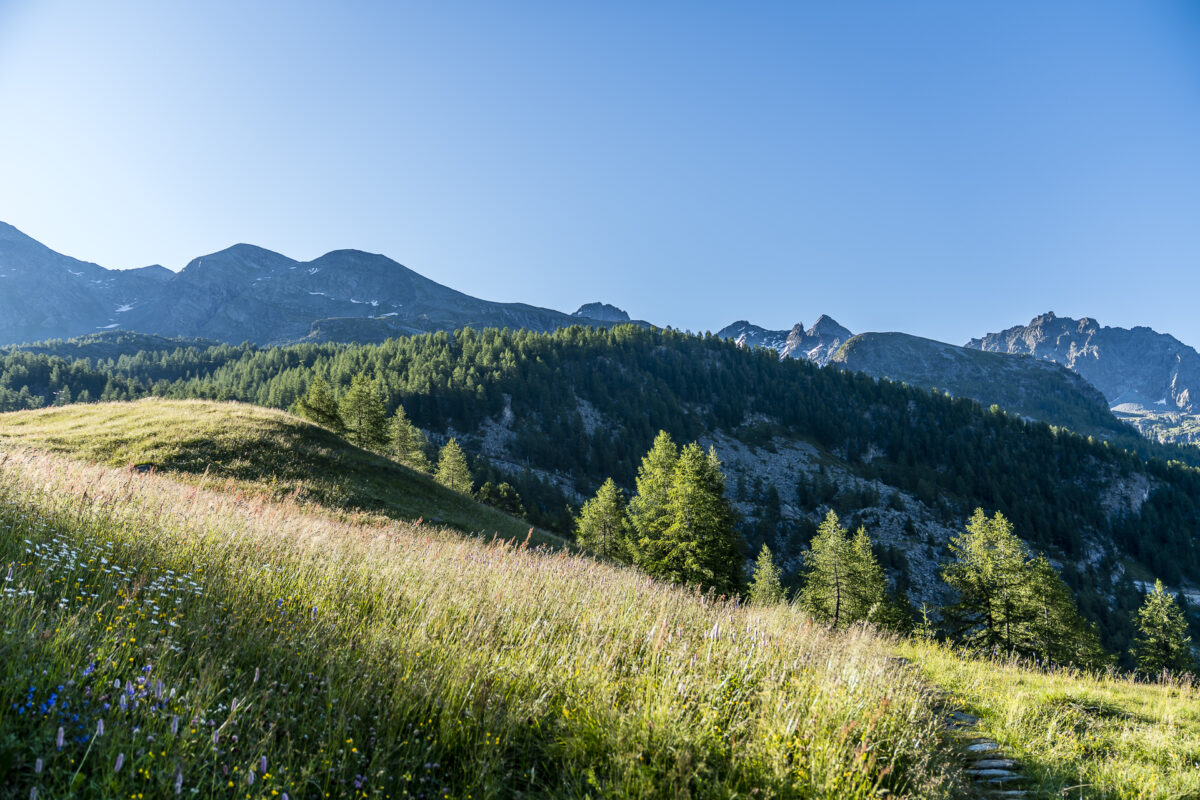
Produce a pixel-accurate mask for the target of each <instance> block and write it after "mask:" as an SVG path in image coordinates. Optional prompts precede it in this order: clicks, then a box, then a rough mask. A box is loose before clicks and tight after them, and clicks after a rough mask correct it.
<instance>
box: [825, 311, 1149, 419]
mask: <svg viewBox="0 0 1200 800" xmlns="http://www.w3.org/2000/svg"><path fill="white" fill-rule="evenodd" d="M830 363H832V364H836V365H838V366H841V367H843V368H845V369H849V370H853V371H855V372H865V373H866V374H868V375H871V376H872V377H875V378H888V379H890V380H893V381H898V382H903V383H907V384H909V385H911V386H921V387H929V388H937V389H940V390H942V391H945V392H949V393H950V394H951V395H952V396H954V397H967V398H970V399H972V400H975V401H977V402H978V403H980V404H982V405H983V406H985V407H987V406H991V405H993V404H994V405H998V406H999V407H1000V408H1002V409H1005V410H1006V411H1010V412H1012V413H1015V414H1019V415H1021V416H1023V417H1027V418H1029V419H1035V420H1040V421H1042V422H1049V423H1051V424H1054V425H1061V426H1064V427H1067V428H1070V429H1071V430H1074V431H1076V432H1078V433H1084V434H1095V435H1100V436H1104V437H1105V438H1113V437H1118V438H1119V437H1124V436H1127V435H1129V434H1131V433H1133V431H1132V430H1131V429H1130V428H1129V427H1128V426H1127V425H1125V424H1123V423H1121V422H1119V421H1118V420H1117V419H1116V418H1115V417H1114V416H1113V415H1112V414H1111V413H1110V412H1109V409H1108V404H1107V403H1106V402H1105V399H1104V396H1103V395H1102V394H1101V393H1100V392H1099V391H1098V390H1097V389H1096V388H1095V387H1093V386H1092V385H1091V384H1089V383H1088V382H1087V381H1085V380H1084V379H1083V378H1082V377H1080V376H1079V375H1077V374H1075V373H1073V372H1071V371H1070V370H1068V369H1066V368H1064V367H1061V366H1059V365H1058V364H1055V363H1052V362H1049V361H1041V360H1038V359H1034V358H1029V357H1023V356H1016V355H1008V354H1006V353H991V352H981V351H978V350H971V349H968V348H965V347H957V346H955V345H952V344H946V343H945V342H937V341H934V340H932V339H923V338H921V337H919V336H910V335H909V334H907V333H861V334H859V335H857V336H855V337H853V338H851V339H850V341H848V342H846V343H845V344H844V345H842V346H841V348H839V349H838V351H837V352H836V353H835V354H834V355H833V357H832V358H831V359H830Z"/></svg>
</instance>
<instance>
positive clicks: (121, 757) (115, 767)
mask: <svg viewBox="0 0 1200 800" xmlns="http://www.w3.org/2000/svg"><path fill="white" fill-rule="evenodd" d="M124 765H125V754H124V753H117V763H116V764H113V772H120V771H121V767H123V766H124Z"/></svg>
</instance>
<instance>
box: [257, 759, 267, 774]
mask: <svg viewBox="0 0 1200 800" xmlns="http://www.w3.org/2000/svg"><path fill="white" fill-rule="evenodd" d="M258 771H259V772H266V771H267V757H266V756H263V757H262V758H260V759H259V760H258Z"/></svg>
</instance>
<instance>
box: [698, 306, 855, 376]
mask: <svg viewBox="0 0 1200 800" xmlns="http://www.w3.org/2000/svg"><path fill="white" fill-rule="evenodd" d="M853 335H854V334H852V333H851V332H850V331H849V330H848V329H847V328H845V327H843V326H842V325H839V324H838V323H837V321H836V320H834V319H833V318H832V317H829V316H827V315H825V314H822V315H821V316H820V317H819V318H818V319H817V321H816V322H815V323H814V324H813V326H812V327H811V328H809V329H808V330H805V329H804V323H802V322H798V323H796V324H795V325H793V326H792V329H791V330H790V331H771V330H767V329H766V328H760V327H759V326H757V325H752V324H751V323H750V322H748V321H746V320H738V321H737V322H734V323H733V324H731V325H726V326H725V327H724V328H722V329H721V330H719V331H717V337H718V338H721V339H732V340H733V341H734V342H736V343H737V344H738V345H740V346H742V347H766V348H768V349H771V350H774V351H775V352H777V353H779V357H780V358H803V359H806V360H808V361H812V362H813V363H816V364H820V365H821V366H824V365H825V364H827V363H829V359H830V358H832V357H833V354H834V353H836V352H837V349H838V348H839V347H841V346H842V344H843V343H845V342H846V341H847V340H849V339H850V337H851V336H853Z"/></svg>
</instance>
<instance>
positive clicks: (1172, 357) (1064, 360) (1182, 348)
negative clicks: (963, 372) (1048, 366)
mask: <svg viewBox="0 0 1200 800" xmlns="http://www.w3.org/2000/svg"><path fill="white" fill-rule="evenodd" d="M966 346H967V347H968V348H971V349H975V350H984V351H988V352H997V353H1017V354H1024V355H1031V356H1033V357H1035V358H1039V359H1043V360H1046V361H1053V362H1055V363H1057V364H1061V365H1063V366H1064V367H1066V368H1067V369H1070V370H1073V371H1074V372H1077V373H1078V374H1079V375H1080V376H1082V377H1083V378H1084V379H1085V380H1087V381H1088V382H1089V383H1091V384H1092V385H1093V386H1095V387H1096V388H1097V389H1099V390H1100V391H1101V392H1102V393H1103V394H1104V397H1105V399H1106V400H1107V402H1108V404H1109V406H1110V408H1112V409H1113V411H1114V413H1116V414H1117V415H1118V416H1120V417H1123V418H1125V419H1127V420H1128V421H1129V422H1130V423H1131V424H1134V425H1135V426H1137V427H1138V428H1139V429H1140V430H1142V432H1143V433H1146V434H1147V435H1149V436H1150V437H1151V438H1158V439H1160V440H1164V441H1196V440H1197V439H1198V438H1200V431H1198V429H1200V353H1197V352H1196V350H1195V349H1194V348H1192V347H1189V346H1188V345H1186V344H1184V343H1183V342H1181V341H1179V340H1178V339H1176V338H1175V337H1174V336H1171V335H1169V334H1165V333H1158V332H1157V331H1154V330H1153V329H1151V328H1148V327H1144V326H1138V327H1134V328H1114V327H1108V326H1102V325H1100V324H1099V323H1098V322H1097V321H1096V320H1094V319H1090V318H1088V317H1084V318H1082V319H1078V320H1076V319H1071V318H1070V317H1059V316H1057V315H1055V314H1054V313H1053V312H1050V313H1047V314H1043V315H1041V316H1040V317H1035V318H1034V319H1033V320H1032V321H1031V322H1030V323H1029V324H1028V325H1017V326H1014V327H1012V328H1008V329H1006V330H1003V331H1001V332H999V333H989V334H987V335H986V336H983V337H982V338H978V339H972V340H971V341H969V342H967V345H966Z"/></svg>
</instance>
